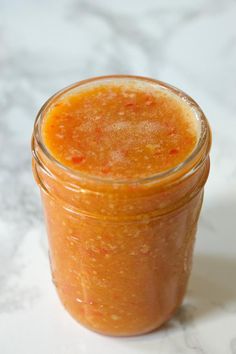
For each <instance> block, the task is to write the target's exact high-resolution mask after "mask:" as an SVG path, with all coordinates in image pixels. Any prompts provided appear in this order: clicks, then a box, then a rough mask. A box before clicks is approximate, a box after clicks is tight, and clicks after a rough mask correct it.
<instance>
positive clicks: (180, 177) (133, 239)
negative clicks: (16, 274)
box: [32, 76, 211, 336]
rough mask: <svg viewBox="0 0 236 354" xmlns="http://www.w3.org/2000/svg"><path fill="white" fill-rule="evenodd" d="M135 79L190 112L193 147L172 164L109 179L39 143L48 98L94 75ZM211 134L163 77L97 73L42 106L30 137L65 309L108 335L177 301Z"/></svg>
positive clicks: (157, 316)
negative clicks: (143, 174) (194, 123)
mask: <svg viewBox="0 0 236 354" xmlns="http://www.w3.org/2000/svg"><path fill="white" fill-rule="evenodd" d="M114 78H115V79H116V80H118V79H125V78H128V79H129V80H132V79H134V80H144V81H146V82H150V84H152V85H153V84H154V85H156V87H157V88H160V89H165V90H168V91H169V92H171V93H173V94H175V95H178V96H179V97H180V98H181V99H183V100H184V101H185V102H187V103H188V104H189V105H190V106H191V109H192V110H193V113H194V114H195V116H196V119H197V120H198V121H199V126H200V134H199V140H198V144H197V146H196V148H195V149H194V151H193V152H192V154H191V155H190V156H189V157H188V158H187V159H186V160H185V161H183V162H182V163H181V164H180V165H178V166H177V167H175V168H172V169H170V170H168V171H165V172H162V173H158V174H156V175H154V176H150V177H147V178H140V179H133V180H112V179H109V178H105V177H104V178H102V177H97V176H91V175H86V174H84V173H80V172H78V171H73V170H71V169H69V168H67V167H66V166H63V165H62V164H60V163H59V162H58V161H56V160H55V159H54V158H53V156H51V155H50V152H49V151H48V150H47V147H46V146H45V145H44V143H43V140H42V134H41V127H42V121H43V119H44V117H45V115H46V113H47V111H48V110H49V109H50V107H51V106H52V105H54V104H55V102H56V101H57V100H58V99H59V98H61V97H62V96H65V95H67V94H69V93H70V94H71V93H72V92H74V91H75V92H76V90H79V89H80V88H81V87H84V85H87V84H89V83H92V82H95V81H99V80H101V81H104V80H112V79H114ZM210 144H211V133H210V128H209V125H208V122H207V120H206V118H205V116H204V114H203V112H202V111H201V109H200V107H199V106H198V105H197V104H196V102H194V101H193V100H192V99H191V98H190V97H189V96H187V95H186V94H185V93H183V92H182V91H180V90H178V89H176V88H174V87H172V86H170V85H167V84H165V83H162V82H159V81H156V80H151V79H146V78H140V77H130V76H110V77H100V78H94V79H91V80H86V81H82V82H79V83H76V84H75V85H72V86H70V87H69V88H66V89H65V90H62V91H60V92H59V93H57V94H56V95H54V96H53V97H52V98H50V99H49V100H48V101H47V102H46V103H45V105H44V106H43V107H42V108H41V110H40V112H39V114H38V116H37V118H36V122H35V127H34V133H33V138H32V152H33V172H34V176H35V179H36V181H37V183H38V185H39V187H40V191H41V195H42V202H43V207H44V214H45V219H46V225H47V232H48V238H49V249H50V260H51V270H52V277H53V282H54V284H55V286H56V289H57V292H58V295H59V297H60V299H61V302H62V303H63V305H64V307H65V308H66V310H67V311H68V312H69V313H70V314H71V315H72V316H73V317H74V318H75V319H76V320H77V321H79V322H80V323H81V324H83V325H84V326H86V327H88V328H90V329H92V330H94V331H97V332H100V333H103V334H108V335H118V336H121V335H122V336H128V335H137V334H141V333H145V332H149V331H151V330H153V329H155V328H158V327H159V326H161V325H162V324H163V323H164V322H165V321H167V320H168V319H169V318H170V317H171V316H172V315H173V314H174V313H175V311H176V309H177V308H178V307H179V306H180V304H181V302H182V300H183V297H184V294H185V290H186V286H187V282H188V278H189V275H190V271H191V263H192V254H193V246H194V239H195V234H196V230H197V222H198V217H199V213H200V209H201V205H202V200H203V188H204V185H205V182H206V180H207V177H208V173H209V149H210Z"/></svg>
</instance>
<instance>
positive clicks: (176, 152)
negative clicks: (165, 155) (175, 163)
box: [170, 149, 179, 155]
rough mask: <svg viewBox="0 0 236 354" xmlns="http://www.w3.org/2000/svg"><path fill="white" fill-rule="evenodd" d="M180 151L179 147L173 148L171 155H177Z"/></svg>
mask: <svg viewBox="0 0 236 354" xmlns="http://www.w3.org/2000/svg"><path fill="white" fill-rule="evenodd" d="M178 152H179V149H171V150H170V155H176V154H178Z"/></svg>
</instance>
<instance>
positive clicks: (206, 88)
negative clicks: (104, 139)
mask: <svg viewBox="0 0 236 354" xmlns="http://www.w3.org/2000/svg"><path fill="white" fill-rule="evenodd" d="M113 73H123V74H125V73H128V74H138V75H145V76H151V77H154V78H158V79H161V80H163V81H166V82H169V83H172V84H173V85H176V86H177V87H179V88H182V89H183V90H184V91H186V92H187V93H189V94H190V95H191V96H192V97H193V98H195V99H196V100H197V101H198V103H199V104H200V105H201V107H202V108H203V110H204V111H205V113H206V115H207V116H208V118H209V121H210V123H211V126H212V130H213V138H214V142H213V147H212V154H211V156H212V169H211V176H210V179H209V182H208V184H207V188H206V194H205V203H204V208H203V212H202V215H201V221H200V227H199V231H198V237H197V244H196V250H195V258H194V267H193V272H192V277H191V280H190V284H189V288H188V293H187V296H186V299H185V302H184V305H183V306H182V308H181V310H180V311H179V313H178V315H176V316H175V317H174V318H173V319H172V320H171V321H170V322H169V323H168V324H167V325H166V326H165V327H164V328H162V329H161V330H159V331H157V332H154V333H151V334H148V335H145V336H140V337H133V338H118V339H116V338H109V337H108V338H107V337H103V336H100V335H98V334H94V333H92V332H89V331H88V330H86V329H84V328H83V327H81V326H80V325H78V324H77V323H75V322H74V321H73V320H72V319H71V318H70V317H69V315H68V314H67V313H66V312H65V311H64V310H63V309H62V307H61V305H60V304H59V300H58V299H57V296H56V293H55V290H54V288H53V285H52V283H51V280H50V272H49V265H48V257H47V240H46V235H45V229H44V225H43V222H42V215H41V207H40V200H39V195H38V190H37V187H36V186H35V183H34V181H33V178H32V174H31V166H30V163H31V162H30V160H31V157H30V135H31V131H32V125H33V121H34V118H35V115H36V112H37V110H38V109H39V107H40V106H41V105H42V103H43V102H44V100H45V99H46V98H47V97H49V95H51V94H52V93H54V92H55V91H56V90H58V89H60V88H62V87H64V86H66V85H68V84H69V83H72V82H75V81H79V80H81V79H84V78H88V77H92V76H95V75H103V74H113ZM235 95H236V1H235V0H195V1H189V0H168V1H167V0H158V1H157V0H145V1H143V0H142V1H141V0H140V1H138V0H120V1H109V0H57V1H56V0H55V1H53V0H40V1H34V0H31V1H30V0H28V1H27V0H11V1H9V0H0V210H1V212H0V353H1V354H15V353H17V354H42V353H44V354H110V353H114V354H121V353H122V354H132V353H137V354H139V353H140V354H141V353H144V354H154V353H158V354H175V353H176V354H177V353H181V354H188V353H189V354H200V353H201V354H205V353H206V354H235V353H236V137H235V136H236V117H235V112H236V96H235Z"/></svg>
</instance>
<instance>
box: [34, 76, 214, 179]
mask: <svg viewBox="0 0 236 354" xmlns="http://www.w3.org/2000/svg"><path fill="white" fill-rule="evenodd" d="M114 80H115V81H122V80H123V81H124V80H125V81H127V80H129V81H131V82H132V81H136V82H139V83H140V84H142V83H145V84H149V85H150V86H153V87H155V88H156V89H159V90H162V91H166V92H167V93H170V94H173V95H175V96H176V97H178V98H179V99H181V100H182V101H184V102H185V104H187V105H189V107H190V108H191V109H192V110H193V113H194V115H195V117H196V119H197V120H198V124H199V130H200V131H199V137H198V142H197V144H196V146H195V147H194V149H193V151H192V152H191V153H190V155H188V157H187V158H186V159H185V160H184V161H182V162H181V163H179V164H178V165H176V166H174V167H172V168H170V169H167V170H165V171H161V172H158V173H155V174H152V175H148V176H144V177H140V178H137V177H135V178H129V179H127V178H126V179H121V178H114V177H107V176H104V177H103V176H96V175H92V174H89V173H84V172H80V171H78V170H74V169H72V168H70V167H68V166H65V165H63V164H62V163H61V162H60V161H58V160H57V159H56V158H55V157H54V156H53V155H52V154H51V153H50V151H49V149H48V148H47V146H46V145H45V144H44V142H43V137H42V132H41V128H42V122H43V118H44V114H45V112H46V111H47V110H48V109H49V107H50V106H51V104H53V103H55V102H56V101H57V100H58V99H60V98H62V97H63V96H66V95H68V94H70V93H71V92H73V91H75V90H76V89H77V88H78V89H80V88H81V87H84V86H87V85H90V84H99V83H101V82H103V83H104V82H106V81H107V82H109V81H114ZM34 139H35V141H36V143H37V145H38V146H39V148H40V150H41V151H42V153H43V154H44V155H45V157H46V158H47V159H49V160H50V161H51V162H53V164H55V165H56V166H57V167H58V168H59V169H60V170H61V171H64V172H65V173H66V174H68V175H70V176H71V177H72V178H73V179H75V180H79V181H81V180H83V181H85V180H86V181H91V182H95V183H101V184H108V185H120V184H122V185H132V184H151V183H158V182H161V181H163V180H169V179H172V178H173V177H174V178H175V177H177V176H178V179H181V177H183V176H184V177H186V176H189V175H190V174H192V173H193V172H194V171H196V170H197V169H198V168H199V167H200V166H201V165H202V163H204V161H205V159H206V157H207V156H208V153H209V150H210V146H211V130H210V127H209V123H208V121H207V119H206V117H205V115H204V113H203V111H202V110H201V108H200V107H199V105H198V104H197V103H196V102H195V101H194V100H193V99H192V98H191V97H190V96H188V95H187V94H186V93H185V92H183V91H181V90H179V89H178V88H176V87H174V86H172V85H169V84H167V83H165V82H162V81H159V80H155V79H151V78H147V77H142V76H133V75H109V76H100V77H94V78H91V79H87V80H82V81H79V82H76V83H74V84H72V85H70V86H67V87H66V88H64V89H62V90H60V91H58V92H57V93H55V94H54V95H53V96H51V97H50V98H49V99H48V100H47V101H46V102H45V103H44V105H43V106H42V107H41V109H40V111H39V112H38V114H37V117H36V120H35V124H34V135H33V139H32V151H33V155H34V156H37V152H36V151H35V146H34V144H35V142H34Z"/></svg>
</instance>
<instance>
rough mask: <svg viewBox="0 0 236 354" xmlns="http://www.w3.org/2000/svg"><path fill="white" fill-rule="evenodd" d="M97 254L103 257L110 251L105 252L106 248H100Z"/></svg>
mask: <svg viewBox="0 0 236 354" xmlns="http://www.w3.org/2000/svg"><path fill="white" fill-rule="evenodd" d="M99 253H100V254H102V255H104V256H105V255H106V254H109V253H110V251H109V250H107V249H106V248H101V249H100V250H99Z"/></svg>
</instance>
